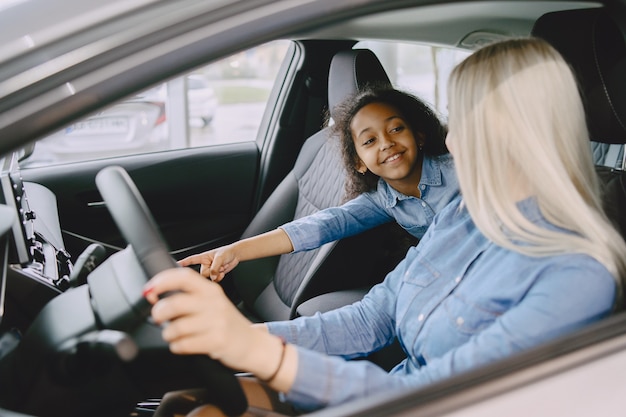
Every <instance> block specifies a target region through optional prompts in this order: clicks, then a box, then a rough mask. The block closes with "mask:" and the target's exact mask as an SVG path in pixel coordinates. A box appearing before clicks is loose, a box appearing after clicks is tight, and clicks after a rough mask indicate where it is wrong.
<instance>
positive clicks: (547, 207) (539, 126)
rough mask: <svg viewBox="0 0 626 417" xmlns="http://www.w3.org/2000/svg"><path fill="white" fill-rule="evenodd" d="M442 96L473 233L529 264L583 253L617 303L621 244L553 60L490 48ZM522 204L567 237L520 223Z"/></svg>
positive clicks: (575, 101) (520, 48)
mask: <svg viewBox="0 0 626 417" xmlns="http://www.w3.org/2000/svg"><path fill="white" fill-rule="evenodd" d="M448 92H449V96H450V97H449V112H450V117H449V130H450V133H449V135H450V138H451V139H453V142H452V145H451V146H452V148H453V149H454V151H455V152H454V153H455V154H456V155H463V156H462V158H457V160H456V166H457V174H458V177H459V186H460V188H461V192H462V194H463V200H464V203H465V205H466V207H467V209H468V210H469V212H470V214H471V216H472V219H473V220H474V222H475V224H476V226H477V227H478V228H479V230H480V231H481V232H482V233H483V234H485V236H487V237H488V238H490V239H491V240H493V241H494V242H495V243H497V244H498V245H501V246H504V247H507V248H510V249H512V250H515V251H518V252H521V253H524V254H528V255H531V256H549V255H556V254H563V253H572V252H576V253H585V254H588V255H590V256H592V257H593V258H595V259H597V260H598V261H599V262H601V263H602V264H603V265H605V266H606V268H607V269H608V270H609V271H610V272H611V273H612V274H613V276H614V277H615V278H616V281H617V284H618V294H620V296H619V297H618V298H620V297H621V290H622V282H621V280H622V279H623V277H624V273H625V272H626V264H625V262H626V261H625V259H626V244H625V243H624V240H623V239H622V237H621V235H620V234H619V233H618V232H617V231H616V229H615V228H614V227H613V226H612V224H611V223H610V221H609V220H608V218H607V217H606V215H605V213H604V210H603V208H602V202H601V199H600V192H599V183H598V179H597V175H596V172H595V169H594V166H593V161H592V157H591V150H590V143H589V136H588V130H587V125H586V122H585V112H584V108H583V104H582V101H581V97H580V93H579V91H578V86H577V83H576V79H575V77H574V75H573V73H572V71H571V69H570V68H569V66H568V64H567V63H566V62H565V61H564V60H563V58H562V57H561V55H560V54H559V53H558V52H557V51H556V50H555V49H554V48H553V47H551V46H550V45H549V44H548V43H547V42H545V41H543V40H539V39H533V38H529V39H513V40H508V41H503V42H499V43H496V44H492V45H489V46H486V47H484V48H482V49H480V50H478V51H477V52H475V53H474V54H472V55H471V56H469V57H468V58H467V59H466V60H465V61H463V62H462V63H460V64H459V65H458V66H457V67H456V68H455V69H454V70H453V72H452V74H451V76H450V81H449V88H448ZM459 159H460V160H459ZM525 196H533V197H534V198H536V201H537V203H538V206H539V209H540V210H541V213H542V215H543V216H544V217H545V218H546V219H547V220H548V221H549V222H551V223H552V224H554V225H556V226H558V227H561V228H563V229H566V230H569V231H573V232H574V234H571V233H564V232H562V231H559V230H548V229H546V228H543V227H540V226H538V225H536V224H534V223H532V222H531V221H529V220H528V219H527V218H526V217H525V216H524V215H523V214H522V213H521V212H520V210H519V208H518V207H517V204H516V203H517V202H519V201H520V200H521V199H523V198H524V197H525Z"/></svg>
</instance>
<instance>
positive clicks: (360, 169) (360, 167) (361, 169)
mask: <svg viewBox="0 0 626 417" xmlns="http://www.w3.org/2000/svg"><path fill="white" fill-rule="evenodd" d="M355 168H356V170H357V171H358V172H359V174H361V175H365V173H366V172H367V166H365V164H364V163H363V161H361V159H360V158H359V160H358V161H356V165H355Z"/></svg>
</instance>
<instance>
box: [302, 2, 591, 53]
mask: <svg viewBox="0 0 626 417" xmlns="http://www.w3.org/2000/svg"><path fill="white" fill-rule="evenodd" d="M600 6H601V4H600V3H597V2H572V1H552V2H537V1H476V2H456V3H455V2H451V3H444V4H433V5H429V6H421V7H412V8H404V9H399V10H393V11H389V12H384V13H378V14H374V15H368V16H362V17H358V18H354V19H351V20H349V21H343V22H341V23H339V24H336V25H331V26H327V27H323V28H320V29H318V30H314V31H309V32H303V33H299V34H297V36H299V37H300V38H308V39H346V38H348V39H358V40H368V39H376V40H395V41H419V42H423V43H428V44H431V45H432V44H435V45H441V46H450V47H462V48H470V49H472V48H475V47H477V46H480V45H481V44H482V43H484V42H489V41H492V40H497V39H500V38H504V37H515V36H527V35H528V34H529V33H530V31H531V29H532V26H533V24H534V22H535V20H536V19H537V18H538V17H540V16H541V15H543V14H545V13H548V12H552V11H556V10H566V9H579V8H588V7H600ZM468 39H469V41H468Z"/></svg>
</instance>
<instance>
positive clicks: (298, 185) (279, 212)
mask: <svg viewBox="0 0 626 417" xmlns="http://www.w3.org/2000/svg"><path fill="white" fill-rule="evenodd" d="M373 82H376V83H381V82H384V83H390V81H389V78H388V77H387V74H386V73H385V70H384V69H383V67H382V65H381V64H380V62H379V61H378V59H377V58H376V56H375V55H374V54H373V53H372V52H371V51H369V50H364V49H362V50H347V51H341V52H339V53H338V54H336V56H335V57H334V58H333V60H332V63H331V66H330V74H329V85H328V95H329V107H330V108H331V109H332V108H333V107H334V106H335V105H336V104H338V103H339V102H340V101H341V100H342V99H343V98H344V97H346V96H347V95H349V94H352V93H355V92H356V91H357V90H358V89H359V88H361V87H363V86H364V85H366V84H368V83H373ZM331 116H332V112H331ZM329 131H330V130H329V128H325V129H322V130H321V131H320V132H318V133H317V134H315V135H314V136H312V137H310V138H309V139H307V141H306V142H305V144H304V146H303V148H302V150H301V151H300V154H299V156H298V158H297V161H296V164H295V166H294V168H293V170H292V171H291V172H290V173H289V174H288V175H287V176H286V177H285V179H284V180H283V181H282V182H281V183H280V184H279V185H278V187H277V188H276V190H275V191H274V192H273V193H272V194H271V195H270V197H269V198H268V199H267V201H266V202H265V203H264V205H263V206H262V207H261V209H260V210H259V212H258V213H257V215H256V216H255V218H254V219H253V220H252V222H251V223H250V225H249V226H248V228H247V229H246V230H245V232H244V234H243V236H242V238H245V237H249V236H254V235H257V234H259V233H263V232H266V231H268V230H272V229H274V228H276V227H278V226H280V225H281V224H283V223H285V222H288V221H290V220H293V219H296V218H299V217H302V216H306V215H308V214H311V213H313V212H315V211H317V210H320V209H324V208H326V207H331V206H335V205H339V204H341V203H342V202H343V198H344V197H343V196H344V178H345V171H344V168H343V163H342V161H341V151H340V149H339V146H338V141H337V140H333V138H331V137H329V136H330V134H329ZM379 233H381V232H380V230H374V231H372V232H370V233H366V234H365V235H361V236H360V237H359V239H354V238H348V239H343V240H342V241H340V242H334V243H329V244H327V245H324V246H323V247H322V248H319V249H316V250H312V251H307V252H301V253H296V254H288V255H283V256H280V257H274V258H266V259H258V260H254V261H248V262H243V263H241V264H240V265H239V266H238V267H237V268H235V269H234V270H233V271H232V272H231V273H230V274H229V278H230V279H232V280H233V283H234V286H235V288H236V291H237V293H238V295H239V296H240V298H241V300H242V308H243V309H244V311H245V312H246V314H247V315H248V316H249V317H250V318H251V319H253V320H257V321H270V320H285V319H289V318H293V317H294V316H295V315H296V306H297V304H299V303H301V302H302V301H304V300H306V299H309V298H311V297H314V296H316V295H319V294H322V293H325V292H331V291H336V290H343V289H349V288H353V287H357V286H370V285H371V284H372V282H370V281H371V280H374V281H376V280H378V281H380V280H382V278H383V277H384V275H385V273H386V272H387V270H388V269H389V268H390V267H392V266H390V267H389V268H382V272H380V273H378V272H376V273H374V270H375V267H381V265H380V263H384V262H386V261H387V260H385V259H370V258H371V257H370V256H369V254H370V253H371V250H370V251H368V259H365V260H364V259H361V256H360V254H362V253H364V252H363V250H364V248H365V247H367V246H366V245H368V244H370V243H371V244H377V243H376V242H377V241H380V239H379V237H380V236H379V235H378V236H377V234H379ZM370 249H371V248H370ZM381 256H383V255H381ZM373 275H374V276H373Z"/></svg>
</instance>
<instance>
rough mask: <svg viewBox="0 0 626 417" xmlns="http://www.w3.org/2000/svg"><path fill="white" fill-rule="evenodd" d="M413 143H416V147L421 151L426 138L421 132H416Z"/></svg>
mask: <svg viewBox="0 0 626 417" xmlns="http://www.w3.org/2000/svg"><path fill="white" fill-rule="evenodd" d="M415 142H417V147H418V148H419V149H420V150H422V148H423V147H424V145H425V144H426V136H425V135H424V134H423V133H422V132H417V133H416V134H415Z"/></svg>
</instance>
